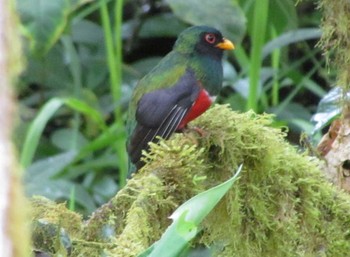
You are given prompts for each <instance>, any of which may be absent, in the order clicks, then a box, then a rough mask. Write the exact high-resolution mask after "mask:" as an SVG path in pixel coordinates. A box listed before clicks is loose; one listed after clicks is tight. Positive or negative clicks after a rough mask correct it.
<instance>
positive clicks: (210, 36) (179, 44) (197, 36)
mask: <svg viewBox="0 0 350 257" xmlns="http://www.w3.org/2000/svg"><path fill="white" fill-rule="evenodd" d="M234 48H235V47H234V45H233V43H232V42H231V41H230V40H228V39H226V38H224V37H223V36H222V34H221V32H220V31H218V30H217V29H214V28H212V27H208V26H193V27H190V28H188V29H186V30H184V31H183V32H182V33H181V34H180V35H179V37H178V39H177V40H176V43H175V46H174V49H175V50H176V51H178V52H181V53H185V54H191V53H199V54H201V55H210V56H212V57H213V58H215V57H216V58H221V57H222V53H223V51H224V50H233V49H234Z"/></svg>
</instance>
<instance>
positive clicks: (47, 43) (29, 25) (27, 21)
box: [17, 0, 71, 56]
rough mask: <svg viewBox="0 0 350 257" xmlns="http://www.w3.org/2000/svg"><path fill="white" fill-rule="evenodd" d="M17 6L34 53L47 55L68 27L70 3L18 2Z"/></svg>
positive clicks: (63, 0) (57, 1)
mask: <svg viewBox="0 0 350 257" xmlns="http://www.w3.org/2000/svg"><path fill="white" fill-rule="evenodd" d="M17 6H18V11H19V14H20V18H21V21H22V25H23V31H24V33H25V35H26V36H27V37H28V39H29V40H30V48H31V50H32V52H33V53H34V54H36V55H40V56H43V55H45V54H46V53H47V51H48V50H49V49H50V48H51V47H52V46H53V45H54V44H55V43H56V41H57V40H58V39H59V38H60V36H61V34H62V33H63V31H64V29H65V27H66V26H67V23H68V15H69V13H70V11H71V4H70V1H68V0H54V1H41V0H17Z"/></svg>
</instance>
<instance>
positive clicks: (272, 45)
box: [262, 28, 322, 59]
mask: <svg viewBox="0 0 350 257" xmlns="http://www.w3.org/2000/svg"><path fill="white" fill-rule="evenodd" d="M321 35H322V32H321V30H320V29H318V28H303V29H296V30H292V31H288V32H286V33H283V34H281V35H279V36H278V37H276V38H274V39H273V40H271V41H270V42H268V43H267V44H266V45H265V46H264V48H263V51H262V58H263V59H265V58H266V57H267V56H268V55H269V54H271V53H272V52H273V51H274V50H275V49H278V48H282V47H284V46H287V45H290V44H293V43H296V42H300V41H305V40H310V39H317V38H320V37H321Z"/></svg>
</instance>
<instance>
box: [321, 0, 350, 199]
mask: <svg viewBox="0 0 350 257" xmlns="http://www.w3.org/2000/svg"><path fill="white" fill-rule="evenodd" d="M319 4H320V7H321V9H322V10H323V13H324V15H323V17H324V18H323V22H322V31H323V35H322V38H321V40H320V43H319V45H320V46H321V47H322V48H323V50H324V52H325V54H326V56H327V58H328V65H329V66H331V67H332V68H335V69H336V70H337V81H336V86H338V87H341V88H342V92H343V102H342V115H341V117H340V119H338V120H336V121H334V122H333V124H332V126H331V127H330V129H329V131H328V133H327V134H326V135H325V136H324V137H323V140H322V141H321V143H320V145H319V148H322V147H327V148H328V149H329V151H328V152H327V153H326V154H325V156H324V158H325V160H326V162H325V165H324V167H323V169H324V171H325V173H326V175H327V176H328V177H329V178H330V180H331V181H332V182H333V183H335V184H336V185H338V186H339V187H340V188H342V189H344V190H346V191H347V192H350V1H348V0H337V1H333V0H320V1H319Z"/></svg>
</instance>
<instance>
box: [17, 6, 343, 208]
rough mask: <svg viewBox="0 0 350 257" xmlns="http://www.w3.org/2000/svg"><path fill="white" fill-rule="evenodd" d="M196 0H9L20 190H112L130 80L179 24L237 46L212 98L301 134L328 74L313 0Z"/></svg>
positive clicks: (73, 195)
mask: <svg viewBox="0 0 350 257" xmlns="http://www.w3.org/2000/svg"><path fill="white" fill-rule="evenodd" d="M198 3H199V1H196V0H173V1H171V0H168V1H166V0H159V1H158V0H148V1H147V0H146V1H141V0H137V1H121V0H119V1H109V0H100V1H88V0H80V1H79V0H55V1H39V0H17V9H18V12H19V13H20V18H21V32H22V35H23V40H24V44H23V45H24V47H25V56H23V59H25V61H26V63H27V66H26V70H25V72H24V73H23V74H22V76H21V78H20V83H19V84H18V87H17V92H18V95H19V99H20V117H18V126H17V130H16V132H15V134H14V140H15V142H16V145H17V147H18V152H19V155H20V161H21V164H22V165H23V167H24V168H25V185H26V191H27V194H28V195H33V194H39V195H44V196H46V197H48V198H50V199H53V200H59V201H61V200H68V201H69V207H70V209H78V210H79V211H81V212H82V213H83V214H89V213H91V212H92V211H93V210H94V209H95V208H96V207H97V206H100V205H101V204H102V203H104V202H106V201H107V200H108V199H110V198H111V197H112V196H113V195H115V193H116V192H117V191H118V189H120V188H121V187H122V186H123V185H124V184H125V179H126V173H127V156H126V152H125V139H126V135H127V132H126V131H125V128H124V121H125V118H126V110H127V103H128V100H129V97H130V94H131V92H132V89H133V87H134V86H135V84H136V83H137V81H138V79H140V78H141V77H142V76H143V75H144V74H146V73H147V72H148V71H149V70H150V69H151V68H152V67H153V66H154V65H155V64H156V63H157V62H158V61H159V60H160V58H161V57H162V56H164V55H165V54H166V53H167V52H169V51H170V50H171V47H172V44H173V43H174V40H175V39H176V36H177V35H178V34H179V33H180V32H181V31H182V30H183V29H185V28H186V27H187V26H190V25H198V24H208V25H212V26H215V27H217V28H219V29H220V30H221V31H222V32H223V34H224V35H225V36H226V37H227V38H229V39H231V40H232V41H234V42H235V44H236V46H237V49H236V50H235V51H234V52H232V53H230V54H229V55H228V56H227V58H226V59H225V61H224V70H225V79H224V89H223V90H222V93H221V95H220V97H219V100H218V101H219V102H220V103H228V104H230V105H231V106H232V108H233V109H234V110H238V111H246V110H248V109H253V110H254V111H256V112H258V113H263V112H268V113H273V114H275V115H276V116H275V122H274V125H275V126H284V127H285V129H287V127H288V128H289V139H290V140H291V142H293V143H297V142H298V141H299V134H300V132H301V131H306V132H308V133H311V132H312V130H313V129H314V123H312V122H311V121H310V119H311V116H312V114H313V113H315V112H316V109H317V104H318V102H319V101H320V99H321V98H322V97H324V96H325V95H326V92H327V91H328V90H329V85H331V84H332V81H333V75H332V74H333V72H332V70H331V69H330V68H326V63H325V58H324V57H323V56H322V51H321V49H319V48H317V47H316V46H315V45H316V43H317V42H318V40H319V38H320V36H321V32H320V30H319V28H318V27H319V24H320V17H321V16H320V13H319V12H318V10H317V9H316V4H315V2H313V1H303V2H302V3H299V4H298V5H295V1H292V0H284V1H281V0H259V1H254V0H237V1H235V0H217V1H212V0H202V1H200V4H198ZM327 99H328V98H326V100H325V102H327ZM327 103H328V104H329V102H327ZM332 106H333V107H332V108H333V109H332V110H335V113H337V107H336V106H334V105H332ZM326 113H329V111H328V109H327V108H326ZM333 115H334V113H333V114H332V115H331V116H333ZM328 118H329V115H328V116H327V115H326V118H323V119H322V121H321V123H318V125H317V128H318V129H319V128H321V127H322V125H323V124H324V123H325V122H326V121H328V120H329V119H328ZM316 121H319V120H316ZM314 136H315V134H314ZM315 137H317V135H316V136H315Z"/></svg>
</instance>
